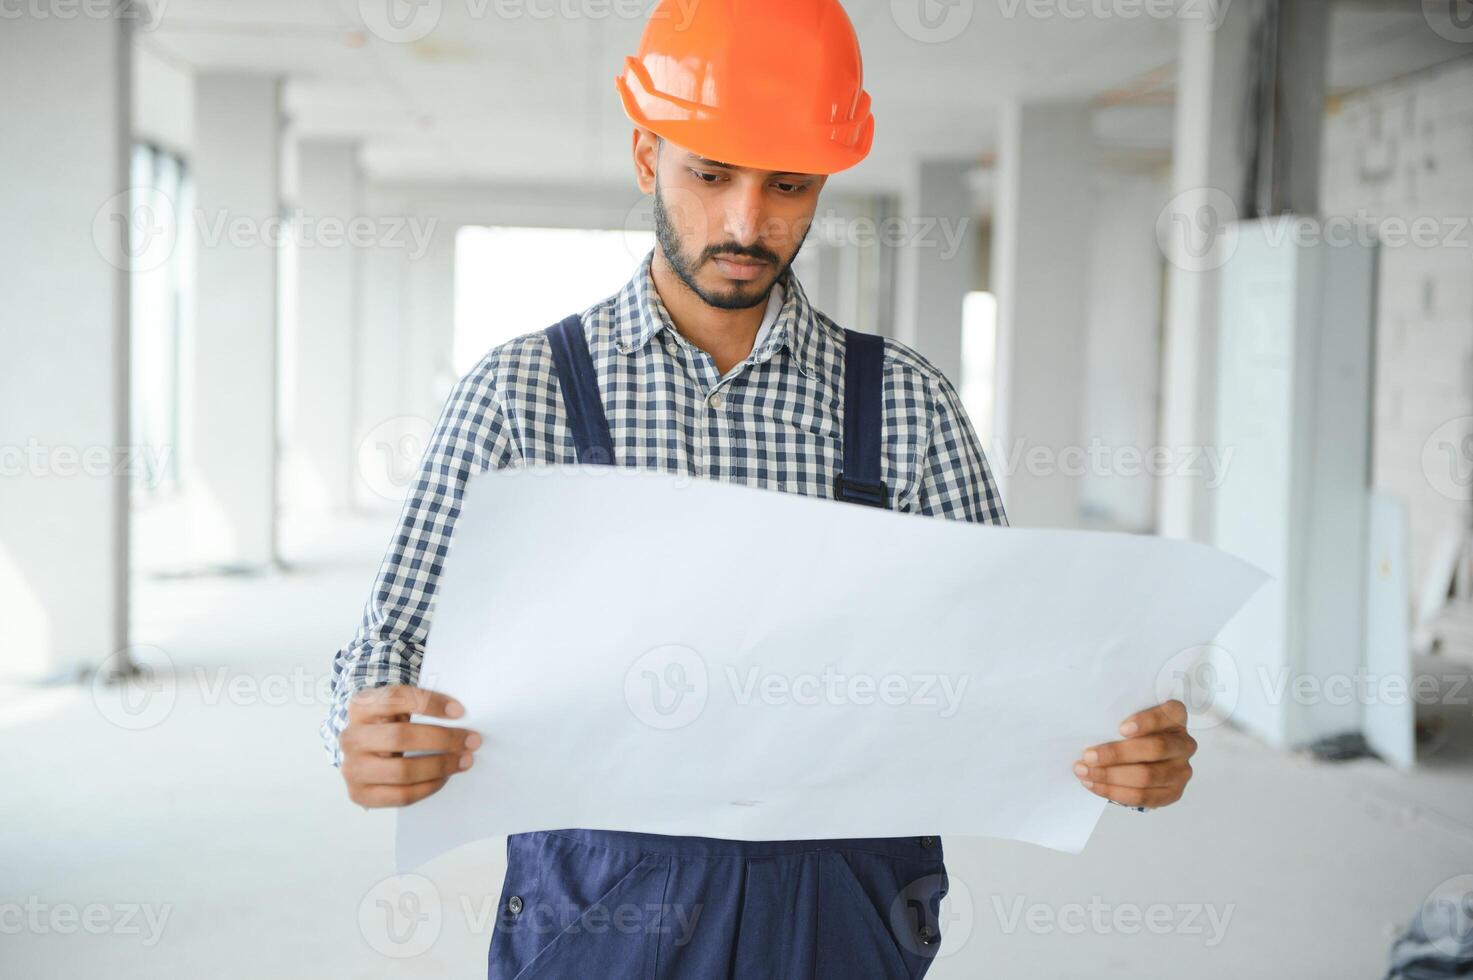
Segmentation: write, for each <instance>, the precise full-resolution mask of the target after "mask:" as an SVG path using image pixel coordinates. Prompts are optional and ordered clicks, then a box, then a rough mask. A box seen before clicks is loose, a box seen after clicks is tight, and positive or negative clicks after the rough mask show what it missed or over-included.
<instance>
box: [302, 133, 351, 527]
mask: <svg viewBox="0 0 1473 980" xmlns="http://www.w3.org/2000/svg"><path fill="white" fill-rule="evenodd" d="M296 160H297V180H296V187H297V193H296V200H295V201H294V202H293V204H294V205H295V207H294V209H293V220H294V221H295V222H296V223H297V226H298V234H297V235H296V236H295V240H296V247H295V249H294V254H295V257H296V278H295V282H296V297H295V302H296V320H295V330H294V335H293V337H292V343H293V344H294V350H293V367H294V370H293V385H294V386H295V393H294V397H293V399H292V405H293V412H292V417H291V419H290V420H289V424H288V427H287V431H286V436H285V438H286V442H287V445H286V447H285V448H286V451H287V452H288V453H289V454H290V455H291V457H292V459H293V460H294V470H295V472H297V473H299V474H300V475H301V476H302V477H303V478H304V479H305V480H306V481H307V482H308V484H309V486H307V487H305V488H304V490H306V492H307V495H308V496H307V498H306V499H305V500H303V501H301V502H303V503H306V504H307V505H308V506H310V507H312V508H313V509H342V508H344V507H346V506H347V505H349V503H350V502H351V501H352V499H353V494H354V483H355V480H354V468H355V462H356V456H355V444H354V440H353V415H354V401H355V398H356V395H355V388H356V387H357V372H356V370H355V366H356V364H357V345H358V335H359V324H358V316H359V286H358V278H359V274H360V271H361V266H362V258H363V256H362V251H361V249H360V247H359V245H357V244H355V241H358V236H357V235H356V234H355V235H349V234H348V232H349V231H350V230H351V229H352V228H353V226H354V225H355V224H358V223H361V220H362V215H361V210H362V206H361V192H360V186H359V185H360V182H359V171H358V147H357V145H356V144H354V143H350V142H342V141H327V140H323V141H317V140H306V141H303V142H302V143H300V144H299V145H298V147H297V154H296ZM295 502H296V501H294V503H295Z"/></svg>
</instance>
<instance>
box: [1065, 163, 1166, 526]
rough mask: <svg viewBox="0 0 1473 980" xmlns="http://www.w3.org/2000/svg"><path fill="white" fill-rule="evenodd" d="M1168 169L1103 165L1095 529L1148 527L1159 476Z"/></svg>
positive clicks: (1089, 496) (1093, 315)
mask: <svg viewBox="0 0 1473 980" xmlns="http://www.w3.org/2000/svg"><path fill="white" fill-rule="evenodd" d="M1166 187H1167V182H1166V178H1165V176H1164V175H1157V174H1155V173H1151V172H1136V171H1130V170H1118V169H1107V168H1103V167H1102V168H1100V170H1099V171H1097V173H1096V174H1095V175H1094V191H1095V199H1096V201H1097V202H1098V204H1097V206H1096V209H1095V213H1094V221H1093V226H1094V227H1093V231H1092V233H1091V234H1092V239H1093V242H1092V256H1091V263H1090V283H1091V285H1090V299H1089V345H1088V355H1087V361H1086V367H1085V395H1084V415H1083V426H1082V431H1083V433H1084V438H1085V442H1086V444H1087V445H1089V446H1090V447H1091V449H1093V448H1094V447H1096V446H1099V447H1102V448H1103V449H1104V450H1105V453H1104V454H1103V455H1102V456H1101V459H1102V460H1103V462H1104V465H1102V466H1095V465H1093V464H1092V465H1091V466H1090V469H1089V472H1088V473H1087V474H1086V475H1085V477H1084V485H1083V487H1082V493H1083V508H1084V515H1085V522H1086V524H1087V525H1089V526H1091V527H1100V528H1104V529H1108V530H1122V531H1134V532H1146V533H1149V532H1151V531H1154V530H1155V526H1156V489H1157V481H1156V478H1155V477H1154V476H1153V475H1152V466H1151V465H1150V462H1149V461H1150V459H1151V457H1150V455H1149V454H1150V451H1151V449H1152V447H1154V446H1155V445H1156V441H1157V437H1158V433H1159V422H1160V419H1159V415H1158V405H1159V399H1160V395H1161V290H1162V272H1161V251H1160V249H1159V248H1158V247H1157V244H1156V235H1155V221H1156V216H1157V215H1158V214H1159V213H1160V212H1161V205H1162V203H1163V202H1164V201H1165V199H1166V197H1167V191H1166Z"/></svg>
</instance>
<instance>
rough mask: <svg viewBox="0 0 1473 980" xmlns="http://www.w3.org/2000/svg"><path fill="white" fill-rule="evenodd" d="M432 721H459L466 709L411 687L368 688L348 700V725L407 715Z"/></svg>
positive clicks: (448, 699) (442, 696)
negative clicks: (456, 719) (449, 719)
mask: <svg viewBox="0 0 1473 980" xmlns="http://www.w3.org/2000/svg"><path fill="white" fill-rule="evenodd" d="M412 714H414V715H428V716H430V717H431V718H459V717H461V716H462V715H464V714H465V706H464V705H462V704H461V703H460V702H459V701H457V700H455V699H454V698H452V697H450V696H449V695H447V694H441V693H439V692H438V691H430V690H426V689H425V688H422V687H415V686H413V685H411V684H390V685H387V686H385V687H367V688H364V689H363V690H361V691H358V692H356V693H354V695H353V696H352V697H351V698H350V699H349V700H348V722H349V723H350V724H351V723H352V722H355V721H369V722H372V721H388V720H396V719H398V718H400V717H403V718H406V719H407V717H408V716H409V715H412Z"/></svg>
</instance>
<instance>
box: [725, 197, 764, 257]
mask: <svg viewBox="0 0 1473 980" xmlns="http://www.w3.org/2000/svg"><path fill="white" fill-rule="evenodd" d="M725 204H726V211H725V227H723V228H722V231H723V232H724V233H725V234H726V236H727V238H728V239H729V240H731V241H734V242H736V243H737V244H739V245H742V246H744V247H745V246H750V245H754V244H756V242H757V240H758V238H760V237H761V233H762V185H761V184H759V183H752V184H735V185H734V186H733V187H732V190H731V194H730V195H729V197H728V198H727V200H726V202H725Z"/></svg>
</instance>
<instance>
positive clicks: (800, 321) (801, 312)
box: [616, 249, 819, 377]
mask: <svg viewBox="0 0 1473 980" xmlns="http://www.w3.org/2000/svg"><path fill="white" fill-rule="evenodd" d="M654 256H655V251H654V249H650V251H649V252H648V253H647V254H646V255H645V257H644V259H643V260H642V261H641V262H640V264H639V268H638V269H636V270H635V272H634V277H633V278H632V279H630V280H629V283H628V284H627V285H626V286H625V287H624V290H623V292H622V294H621V295H620V297H619V316H618V318H617V319H618V326H617V328H616V329H617V332H618V343H619V350H620V351H621V352H622V353H625V354H630V353H633V352H634V351H636V350H640V349H641V348H643V347H644V346H645V345H646V344H648V343H649V342H650V338H652V337H654V336H655V335H656V334H658V333H659V332H660V331H662V330H669V331H670V333H671V335H672V336H679V331H678V330H676V329H675V323H674V321H672V320H671V319H670V312H669V311H668V310H666V309H665V304H664V302H663V301H661V299H660V294H659V291H658V290H656V289H655V280H654V276H653V275H652V273H651V271H650V270H651V265H652V263H653V261H654ZM778 281H779V282H780V283H781V284H782V287H783V290H782V291H783V300H782V306H781V307H780V308H779V310H778V314H777V320H776V322H774V323H773V325H772V329H771V330H769V331H768V333H767V338H766V339H765V340H763V342H762V345H761V347H758V348H755V349H754V350H753V351H752V355H751V359H752V360H753V361H754V362H761V361H764V360H766V359H767V358H769V357H771V356H773V355H774V354H776V353H777V352H778V351H779V350H781V349H782V348H784V347H786V348H787V349H788V352H789V353H790V354H791V355H792V356H793V360H794V362H795V363H796V364H797V365H798V369H799V370H800V371H802V372H803V374H804V375H805V376H807V377H813V375H814V373H815V372H816V371H817V369H818V350H817V346H818V345H817V340H818V331H819V324H818V317H817V314H816V313H815V311H814V309H813V307H812V306H811V305H810V304H809V302H808V297H807V295H806V294H805V293H804V292H803V287H802V285H801V284H799V282H798V277H797V275H796V274H794V272H793V269H792V267H791V266H789V267H788V268H787V269H786V270H784V272H783V275H782V278H781V279H779V280H778Z"/></svg>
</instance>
